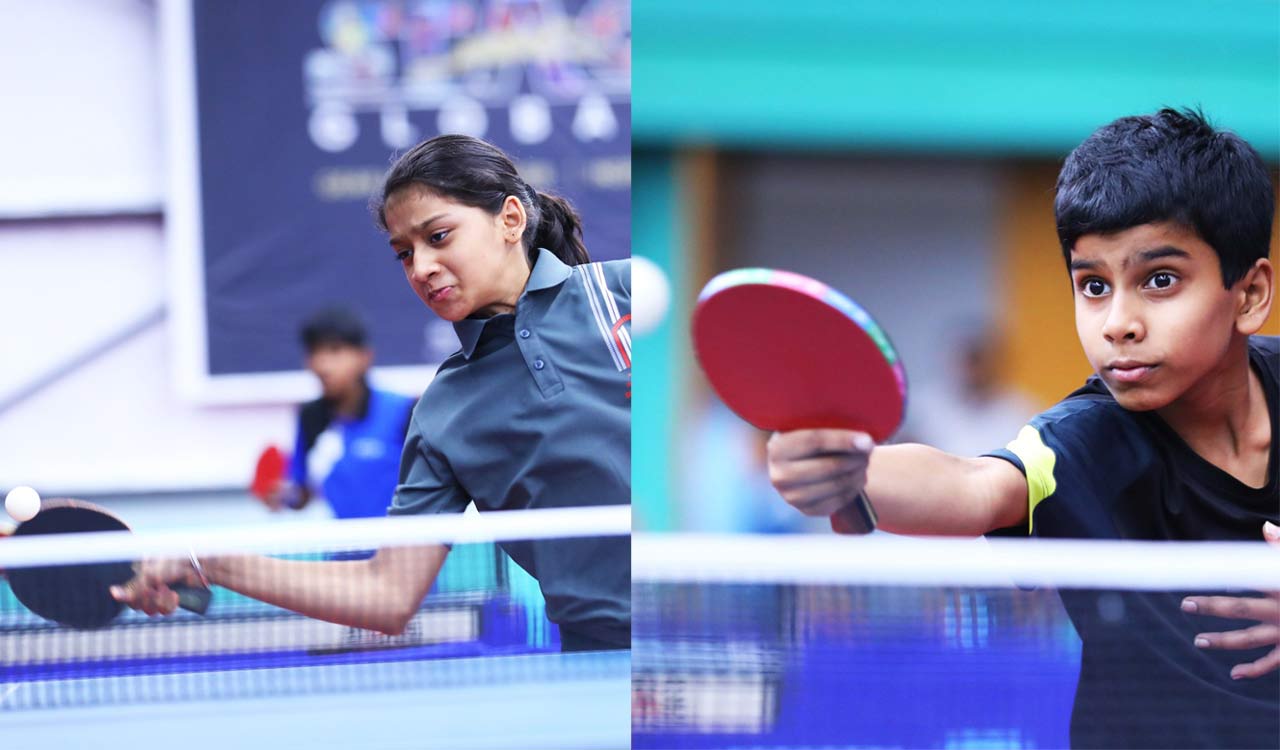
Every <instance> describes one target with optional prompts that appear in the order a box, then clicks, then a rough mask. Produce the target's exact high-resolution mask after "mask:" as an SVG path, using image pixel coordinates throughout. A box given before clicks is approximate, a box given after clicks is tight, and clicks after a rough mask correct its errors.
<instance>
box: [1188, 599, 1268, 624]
mask: <svg viewBox="0 0 1280 750" xmlns="http://www.w3.org/2000/svg"><path fill="white" fill-rule="evenodd" d="M1182 611H1183V612H1190V613H1193V614H1197V615H1214V616H1216V617H1229V618H1234V619H1238V620H1262V621H1264V622H1276V618H1277V617H1280V603H1278V602H1276V601H1275V600H1273V599H1269V598H1265V597H1251V596H1188V597H1187V598H1185V599H1183V600H1182Z"/></svg>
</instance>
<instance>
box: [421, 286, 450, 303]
mask: <svg viewBox="0 0 1280 750" xmlns="http://www.w3.org/2000/svg"><path fill="white" fill-rule="evenodd" d="M452 293H453V287H452V286H442V287H440V288H439V289H432V290H431V291H429V292H427V299H429V300H431V301H432V302H442V301H444V300H446V299H448V298H449V295H450V294H452Z"/></svg>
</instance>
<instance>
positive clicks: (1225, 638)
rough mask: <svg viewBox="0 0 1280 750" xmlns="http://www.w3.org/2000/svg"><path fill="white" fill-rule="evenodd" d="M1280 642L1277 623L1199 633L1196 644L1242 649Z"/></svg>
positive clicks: (1198, 645)
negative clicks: (1223, 631)
mask: <svg viewBox="0 0 1280 750" xmlns="http://www.w3.org/2000/svg"><path fill="white" fill-rule="evenodd" d="M1276 643H1280V627H1277V626H1275V625H1254V626H1253V627H1251V628H1245V629H1243V630H1230V631H1227V632H1225V633H1199V634H1197V635H1196V639H1195V644H1196V647H1198V648H1221V649H1230V650H1240V649H1248V648H1261V647H1263V646H1272V645H1275V644H1276Z"/></svg>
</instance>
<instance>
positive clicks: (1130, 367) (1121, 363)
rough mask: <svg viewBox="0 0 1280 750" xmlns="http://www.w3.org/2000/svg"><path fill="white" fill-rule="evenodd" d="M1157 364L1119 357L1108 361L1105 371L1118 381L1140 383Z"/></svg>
mask: <svg viewBox="0 0 1280 750" xmlns="http://www.w3.org/2000/svg"><path fill="white" fill-rule="evenodd" d="M1157 367H1159V365H1156V364H1152V363H1149V362H1137V361H1134V360H1128V359H1121V360H1116V361H1114V362H1111V363H1108V364H1107V366H1106V368H1105V369H1106V370H1107V372H1108V373H1109V374H1110V376H1111V379H1112V380H1115V381H1116V382H1119V383H1126V384H1129V383H1140V382H1142V381H1143V380H1146V379H1147V378H1148V377H1149V376H1150V375H1151V373H1152V372H1153V371H1154V370H1155V369H1156V368H1157Z"/></svg>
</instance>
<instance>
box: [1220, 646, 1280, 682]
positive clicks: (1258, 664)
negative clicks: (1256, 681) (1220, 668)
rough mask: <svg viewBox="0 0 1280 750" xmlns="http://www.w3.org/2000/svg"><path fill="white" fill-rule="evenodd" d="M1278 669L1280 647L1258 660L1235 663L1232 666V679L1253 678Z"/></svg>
mask: <svg viewBox="0 0 1280 750" xmlns="http://www.w3.org/2000/svg"><path fill="white" fill-rule="evenodd" d="M1276 669H1280V648H1277V649H1275V650H1273V651H1272V652H1271V653H1269V654H1267V655H1266V656H1264V657H1262V658H1261V659H1258V660H1257V661H1251V662H1248V663H1247V664H1237V665H1235V666H1234V667H1232V668H1231V679H1233V680H1244V679H1253V678H1255V677H1261V676H1263V675H1265V674H1268V673H1270V672H1274V671H1275V670H1276Z"/></svg>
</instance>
